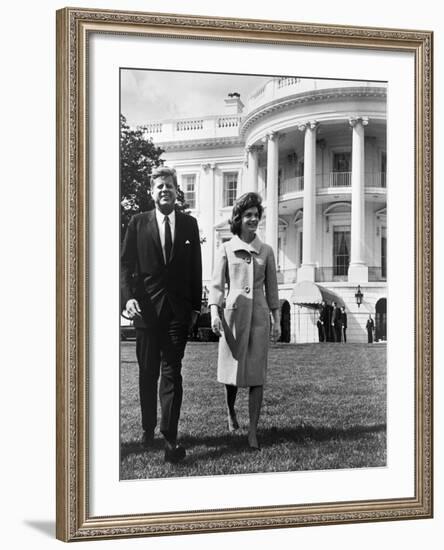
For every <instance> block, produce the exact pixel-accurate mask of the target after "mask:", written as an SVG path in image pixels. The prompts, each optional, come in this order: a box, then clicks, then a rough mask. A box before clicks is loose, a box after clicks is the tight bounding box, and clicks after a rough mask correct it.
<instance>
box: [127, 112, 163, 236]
mask: <svg viewBox="0 0 444 550" xmlns="http://www.w3.org/2000/svg"><path fill="white" fill-rule="evenodd" d="M162 153H163V149H161V148H160V147H157V146H156V145H154V143H153V142H152V140H151V139H147V138H146V137H144V128H143V127H138V128H136V129H133V128H130V127H129V126H128V124H127V122H126V118H125V117H124V116H123V115H120V223H121V236H122V238H123V236H124V235H125V231H126V228H127V226H128V222H129V220H130V219H131V217H132V216H133V215H134V214H137V213H138V212H144V211H146V210H152V209H153V208H154V202H153V199H152V197H151V192H150V175H151V172H152V171H153V168H156V167H157V166H160V165H161V164H162V163H163V162H162V161H161V160H160V156H161V155H162Z"/></svg>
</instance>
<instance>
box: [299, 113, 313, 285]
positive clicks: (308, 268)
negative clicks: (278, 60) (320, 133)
mask: <svg viewBox="0 0 444 550" xmlns="http://www.w3.org/2000/svg"><path fill="white" fill-rule="evenodd" d="M317 128H318V123H317V122H316V121H314V120H313V121H310V122H307V123H306V124H303V125H301V126H299V130H300V131H301V132H304V217H303V222H302V231H303V233H302V265H301V267H300V268H299V269H298V282H299V281H314V280H315V268H316V261H315V258H316V253H315V246H316V131H317Z"/></svg>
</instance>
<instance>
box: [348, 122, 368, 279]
mask: <svg viewBox="0 0 444 550" xmlns="http://www.w3.org/2000/svg"><path fill="white" fill-rule="evenodd" d="M367 124H368V118H367V117H356V118H350V125H351V127H352V133H353V137H352V178H351V179H352V181H351V187H352V206H351V254H350V266H349V269H348V280H349V282H352V283H364V282H367V281H368V266H367V265H366V262H365V166H364V155H365V150H364V141H365V140H364V126H367Z"/></svg>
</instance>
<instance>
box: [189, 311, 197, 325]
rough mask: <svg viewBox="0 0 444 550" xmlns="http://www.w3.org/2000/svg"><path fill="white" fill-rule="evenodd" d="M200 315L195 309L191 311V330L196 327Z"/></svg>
mask: <svg viewBox="0 0 444 550" xmlns="http://www.w3.org/2000/svg"><path fill="white" fill-rule="evenodd" d="M198 317H199V313H198V312H197V311H194V310H193V311H192V312H191V320H190V325H189V327H188V329H189V330H191V329H192V328H193V327H194V325H195V324H196V323H197V318H198Z"/></svg>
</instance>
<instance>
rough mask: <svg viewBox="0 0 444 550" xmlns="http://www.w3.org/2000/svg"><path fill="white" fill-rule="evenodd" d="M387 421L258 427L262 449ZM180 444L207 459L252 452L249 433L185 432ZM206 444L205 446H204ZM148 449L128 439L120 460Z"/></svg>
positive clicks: (352, 433) (356, 432)
mask: <svg viewBox="0 0 444 550" xmlns="http://www.w3.org/2000/svg"><path fill="white" fill-rule="evenodd" d="M385 430H386V424H374V425H366V426H350V427H349V428H337V427H331V428H326V427H315V426H307V425H302V426H297V427H294V428H292V427H284V428H268V429H264V430H259V433H258V436H259V439H260V444H261V448H262V449H266V448H267V447H272V446H274V445H282V444H285V443H296V444H303V443H304V442H310V441H317V442H327V441H334V440H343V441H344V440H354V439H359V438H361V437H362V436H363V435H365V434H375V433H378V432H385ZM180 443H181V444H182V445H184V446H185V447H186V448H193V447H197V448H198V449H196V451H195V452H194V453H193V459H194V458H195V459H198V458H199V456H203V455H205V456H206V457H207V458H210V457H211V458H218V457H221V456H223V455H226V454H237V453H239V452H245V451H250V449H249V448H248V445H247V438H246V434H245V433H242V432H240V433H239V434H237V433H236V434H223V435H214V436H212V435H207V436H205V435H204V436H202V435H191V434H184V435H183V437H181V438H180ZM202 447H203V449H202ZM152 449H153V450H155V449H163V441H162V440H161V439H156V440H154V443H153V446H152ZM144 452H146V449H145V448H144V447H143V445H142V443H141V442H140V441H129V442H125V443H122V445H121V459H122V460H123V459H125V458H127V457H128V456H130V455H132V454H139V453H144Z"/></svg>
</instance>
